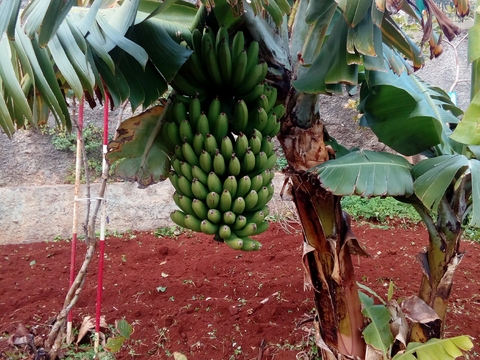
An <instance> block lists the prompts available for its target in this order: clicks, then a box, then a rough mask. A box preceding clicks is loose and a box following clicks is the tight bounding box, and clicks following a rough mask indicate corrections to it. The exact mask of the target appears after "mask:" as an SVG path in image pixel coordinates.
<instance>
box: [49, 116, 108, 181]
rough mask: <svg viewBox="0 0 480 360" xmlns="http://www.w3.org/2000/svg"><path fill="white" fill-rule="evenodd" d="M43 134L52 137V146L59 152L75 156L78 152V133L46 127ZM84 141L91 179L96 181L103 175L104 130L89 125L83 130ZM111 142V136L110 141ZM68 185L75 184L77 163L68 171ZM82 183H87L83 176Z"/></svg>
mask: <svg viewBox="0 0 480 360" xmlns="http://www.w3.org/2000/svg"><path fill="white" fill-rule="evenodd" d="M42 132H43V133H44V134H47V135H51V137H52V145H53V146H54V148H55V149H57V150H59V151H65V152H69V153H73V154H75V153H76V151H77V133H76V132H70V131H68V130H66V129H65V128H58V127H55V128H49V127H45V128H43V129H42ZM83 139H84V144H85V152H86V156H87V164H88V171H89V175H90V178H92V179H96V178H99V177H100V176H101V175H102V160H103V150H102V144H103V129H101V128H99V127H97V126H95V125H94V124H87V125H86V126H85V127H84V128H83ZM109 140H111V136H110V139H109ZM114 167H115V164H113V165H112V166H111V168H110V175H113V173H114ZM65 180H66V183H68V184H73V183H74V182H75V163H74V162H73V163H72V165H71V166H70V168H69V169H68V174H67V177H66V179H65ZM81 181H82V182H85V177H84V175H83V174H82V179H81Z"/></svg>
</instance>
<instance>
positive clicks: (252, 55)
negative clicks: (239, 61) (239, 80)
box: [246, 41, 260, 74]
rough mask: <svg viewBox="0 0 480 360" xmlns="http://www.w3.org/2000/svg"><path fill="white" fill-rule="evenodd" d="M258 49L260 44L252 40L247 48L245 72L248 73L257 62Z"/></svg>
mask: <svg viewBox="0 0 480 360" xmlns="http://www.w3.org/2000/svg"><path fill="white" fill-rule="evenodd" d="M259 50H260V46H259V44H258V42H256V41H252V42H251V43H250V45H249V46H248V49H247V59H248V61H247V69H246V73H247V74H248V73H250V72H251V71H252V70H253V68H254V67H255V66H256V65H257V64H258V53H259Z"/></svg>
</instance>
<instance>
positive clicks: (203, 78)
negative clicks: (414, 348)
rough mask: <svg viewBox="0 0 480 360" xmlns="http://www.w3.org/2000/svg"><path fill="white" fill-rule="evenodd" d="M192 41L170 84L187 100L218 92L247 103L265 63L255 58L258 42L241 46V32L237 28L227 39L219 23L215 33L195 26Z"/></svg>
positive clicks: (261, 79) (255, 94)
mask: <svg viewBox="0 0 480 360" xmlns="http://www.w3.org/2000/svg"><path fill="white" fill-rule="evenodd" d="M192 44H193V45H192V47H193V49H192V50H193V53H192V54H191V55H190V57H189V58H188V60H187V61H186V63H185V65H184V66H183V67H182V68H181V69H180V71H179V72H178V73H177V75H176V76H175V78H174V79H173V81H172V84H171V85H172V87H173V89H174V90H175V91H176V92H177V93H178V94H180V95H183V96H184V97H186V99H187V102H188V101H189V100H191V99H192V98H194V97H199V98H200V99H202V100H210V99H211V98H213V97H216V96H220V97H222V98H227V99H244V101H245V102H247V103H248V102H249V99H250V101H252V99H253V100H255V99H256V98H257V97H258V96H259V89H258V88H257V86H258V85H260V84H262V83H263V82H264V80H265V76H266V75H267V71H268V65H267V63H265V62H259V57H258V54H259V44H258V42H256V41H253V42H251V43H250V44H249V46H248V48H245V39H244V34H243V32H241V31H238V32H237V33H236V34H235V36H234V37H233V39H232V41H231V43H230V39H229V34H228V31H227V29H226V28H225V27H221V28H220V29H219V30H218V32H217V34H213V32H212V31H211V30H210V29H208V28H207V29H206V30H205V31H204V33H203V34H202V33H201V32H200V30H198V29H195V30H194V31H193V32H192Z"/></svg>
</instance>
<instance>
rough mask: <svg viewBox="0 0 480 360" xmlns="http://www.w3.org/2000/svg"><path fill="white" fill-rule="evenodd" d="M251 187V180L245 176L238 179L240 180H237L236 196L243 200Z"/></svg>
mask: <svg viewBox="0 0 480 360" xmlns="http://www.w3.org/2000/svg"><path fill="white" fill-rule="evenodd" d="M251 186H252V180H251V179H250V177H249V176H248V175H245V176H244V177H242V178H240V180H238V186H237V194H236V196H237V197H242V198H244V197H245V196H246V195H247V194H248V193H249V192H250V188H251Z"/></svg>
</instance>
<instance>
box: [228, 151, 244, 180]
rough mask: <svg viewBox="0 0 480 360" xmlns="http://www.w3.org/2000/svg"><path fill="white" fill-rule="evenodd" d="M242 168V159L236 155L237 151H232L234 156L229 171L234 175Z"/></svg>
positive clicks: (229, 164)
mask: <svg viewBox="0 0 480 360" xmlns="http://www.w3.org/2000/svg"><path fill="white" fill-rule="evenodd" d="M241 169H242V167H241V165H240V160H238V157H237V156H236V155H235V153H232V157H231V159H230V162H229V163H228V173H229V174H230V175H233V176H238V175H239V174H240V171H241Z"/></svg>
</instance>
